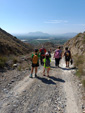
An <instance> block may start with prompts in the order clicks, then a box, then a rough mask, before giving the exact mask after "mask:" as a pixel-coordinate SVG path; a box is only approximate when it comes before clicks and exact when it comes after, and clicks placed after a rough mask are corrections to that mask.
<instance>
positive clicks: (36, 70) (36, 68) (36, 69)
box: [35, 67, 37, 75]
mask: <svg viewBox="0 0 85 113" xmlns="http://www.w3.org/2000/svg"><path fill="white" fill-rule="evenodd" d="M35 74H36V75H37V67H35Z"/></svg>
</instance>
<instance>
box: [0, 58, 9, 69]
mask: <svg viewBox="0 0 85 113" xmlns="http://www.w3.org/2000/svg"><path fill="white" fill-rule="evenodd" d="M6 61H7V58H6V57H0V68H4V67H5V64H6Z"/></svg>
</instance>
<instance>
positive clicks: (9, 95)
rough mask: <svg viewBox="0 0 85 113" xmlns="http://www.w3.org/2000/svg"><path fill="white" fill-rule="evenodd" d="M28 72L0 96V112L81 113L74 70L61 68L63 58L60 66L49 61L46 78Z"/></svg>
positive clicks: (39, 73) (79, 89)
mask: <svg viewBox="0 0 85 113" xmlns="http://www.w3.org/2000/svg"><path fill="white" fill-rule="evenodd" d="M42 70H43V67H42V66H40V67H39V71H38V77H37V78H35V77H34V78H29V76H28V75H29V74H30V73H28V74H27V76H25V77H24V78H23V79H22V80H20V81H18V82H17V83H16V84H14V86H13V87H12V88H11V89H9V90H6V89H4V92H2V93H1V95H0V113H82V95H81V88H80V86H79V81H78V80H77V79H76V76H74V73H75V69H73V68H72V66H70V69H66V68H65V62H64V59H62V60H61V63H60V68H56V67H55V63H54V59H53V58H52V61H51V71H50V77H45V76H42Z"/></svg>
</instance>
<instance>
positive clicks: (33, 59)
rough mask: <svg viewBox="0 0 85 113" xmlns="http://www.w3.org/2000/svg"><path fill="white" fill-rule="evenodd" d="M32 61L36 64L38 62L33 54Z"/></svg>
mask: <svg viewBox="0 0 85 113" xmlns="http://www.w3.org/2000/svg"><path fill="white" fill-rule="evenodd" d="M32 63H33V64H37V63H38V56H37V55H35V54H34V56H33V58H32Z"/></svg>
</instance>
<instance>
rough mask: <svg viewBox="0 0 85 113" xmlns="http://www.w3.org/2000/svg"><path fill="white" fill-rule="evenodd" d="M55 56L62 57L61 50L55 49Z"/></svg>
mask: <svg viewBox="0 0 85 113" xmlns="http://www.w3.org/2000/svg"><path fill="white" fill-rule="evenodd" d="M54 57H55V58H60V51H59V50H56V51H55V55H54Z"/></svg>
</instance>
